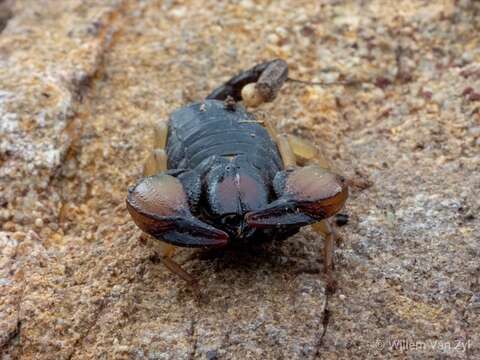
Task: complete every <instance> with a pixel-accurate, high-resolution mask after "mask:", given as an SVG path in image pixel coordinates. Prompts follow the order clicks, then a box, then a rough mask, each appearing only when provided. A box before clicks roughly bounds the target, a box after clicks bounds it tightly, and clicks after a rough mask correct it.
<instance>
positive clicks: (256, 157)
mask: <svg viewBox="0 0 480 360" xmlns="http://www.w3.org/2000/svg"><path fill="white" fill-rule="evenodd" d="M166 150H167V155H168V168H169V169H195V168H196V167H198V166H205V164H208V161H209V160H211V159H212V158H214V157H215V156H221V157H236V156H242V157H246V159H247V161H248V163H249V164H250V165H252V166H254V167H255V168H257V169H259V170H260V171H261V173H262V175H264V176H265V177H266V179H269V180H270V181H271V179H273V177H274V176H275V174H276V173H277V172H278V171H279V170H281V169H282V168H283V164H282V161H281V158H280V155H279V152H278V149H277V146H276V144H275V143H274V142H273V141H272V140H271V139H270V136H269V134H268V132H267V131H266V130H265V128H264V127H263V126H262V125H261V124H259V123H258V122H256V120H255V118H254V117H253V115H252V114H250V113H248V112H247V111H246V110H245V108H244V107H243V106H241V105H239V104H237V105H235V107H234V109H233V110H230V109H227V108H225V105H224V102H222V101H218V100H205V101H203V102H197V103H193V104H190V105H187V106H185V107H183V108H181V109H179V110H177V111H175V112H174V113H173V114H172V115H171V118H170V121H169V131H168V142H167V148H166Z"/></svg>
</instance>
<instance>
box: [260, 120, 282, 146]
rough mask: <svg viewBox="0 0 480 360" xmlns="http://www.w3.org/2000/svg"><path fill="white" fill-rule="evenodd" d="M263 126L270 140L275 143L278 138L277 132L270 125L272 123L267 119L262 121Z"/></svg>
mask: <svg viewBox="0 0 480 360" xmlns="http://www.w3.org/2000/svg"><path fill="white" fill-rule="evenodd" d="M263 126H264V127H265V129H267V131H268V135H270V138H271V139H272V140H273V141H275V142H276V141H277V137H278V132H277V129H276V128H275V126H274V125H273V124H272V122H271V121H270V120H269V119H265V120H263Z"/></svg>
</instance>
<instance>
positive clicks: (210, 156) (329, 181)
mask: <svg viewBox="0 0 480 360" xmlns="http://www.w3.org/2000/svg"><path fill="white" fill-rule="evenodd" d="M287 75H288V67H287V64H286V62H285V61H283V60H280V59H277V60H273V61H269V62H265V63H262V64H259V65H257V66H255V67H253V68H251V69H250V70H247V71H244V72H241V73H240V74H238V75H237V76H235V77H233V78H232V79H230V80H229V81H227V82H226V83H225V84H223V85H222V86H220V87H219V88H217V89H216V90H214V91H213V92H212V93H211V94H210V95H209V96H207V99H206V100H204V101H201V102H196V103H193V104H190V105H187V106H185V107H182V108H180V109H179V110H177V111H175V112H173V113H172V115H171V117H170V119H169V121H168V124H167V125H165V123H159V124H158V125H157V130H156V134H157V135H156V147H157V149H155V150H154V151H153V152H152V154H151V156H150V158H149V159H148V161H147V164H146V167H145V171H144V175H145V177H144V178H142V179H140V181H139V182H138V183H137V184H136V185H135V186H133V187H132V188H130V189H129V194H128V198H127V208H128V210H129V212H130V214H131V215H132V217H133V220H134V221H135V223H136V224H137V225H138V226H139V227H140V228H141V229H142V230H143V231H144V232H146V233H148V234H150V235H152V236H154V237H155V238H157V239H160V240H162V241H165V242H167V243H171V244H173V245H177V246H188V247H211V246H225V245H228V244H234V243H238V242H246V241H252V240H253V241H257V240H260V239H266V238H268V239H270V238H272V239H279V238H285V237H287V236H290V235H292V234H293V233H295V232H297V231H298V230H299V229H300V227H302V226H305V225H308V224H317V225H316V228H317V229H318V230H319V231H320V232H322V233H323V234H324V235H326V237H327V241H329V240H328V237H329V236H331V237H332V238H333V233H332V230H331V227H330V225H329V224H328V223H327V222H326V221H325V219H327V218H329V217H331V216H332V215H334V214H335V213H337V212H338V211H339V210H340V209H341V208H342V207H343V205H344V203H345V201H346V199H347V195H348V189H347V185H346V183H345V180H344V179H343V178H342V177H341V176H338V175H336V174H334V173H333V172H331V171H330V170H329V169H328V168H327V167H326V166H325V162H324V161H322V159H321V156H320V154H319V153H318V151H317V150H316V148H315V147H314V146H312V145H311V144H309V143H307V142H305V141H303V140H301V139H298V138H295V137H292V136H287V135H281V134H277V132H276V131H275V128H274V127H273V126H272V125H271V122H270V121H268V120H264V121H262V122H260V121H257V119H256V118H255V116H254V115H253V114H252V113H250V112H248V111H246V110H245V108H244V106H243V105H242V104H241V103H240V101H243V103H244V104H245V105H246V106H250V107H253V106H258V105H259V104H261V103H263V102H268V101H272V100H273V99H275V97H276V96H277V94H278V92H279V90H280V88H281V86H282V85H283V83H284V82H285V81H286V80H287ZM300 165H305V166H300ZM330 242H331V239H330ZM330 247H331V246H330ZM326 262H327V264H326V266H327V267H328V266H330V265H331V264H330V265H329V263H331V255H329V258H326Z"/></svg>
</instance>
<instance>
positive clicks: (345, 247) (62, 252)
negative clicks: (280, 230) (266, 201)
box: [0, 0, 480, 359]
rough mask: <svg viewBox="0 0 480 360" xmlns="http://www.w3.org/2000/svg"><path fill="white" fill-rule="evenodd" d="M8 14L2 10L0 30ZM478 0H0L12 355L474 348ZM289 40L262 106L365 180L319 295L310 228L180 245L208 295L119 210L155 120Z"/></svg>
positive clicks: (357, 353)
mask: <svg viewBox="0 0 480 360" xmlns="http://www.w3.org/2000/svg"><path fill="white" fill-rule="evenodd" d="M2 27H3V30H2ZM479 31H480V4H479V3H478V2H476V1H473V0H472V1H468V0H467V1H466V0H462V1H445V2H440V1H438V2H436V1H432V2H428V3H425V2H422V1H414V0H406V1H402V2H390V1H389V2H386V1H380V0H370V1H365V2H362V3H360V2H357V1H354V0H350V1H343V2H338V1H321V2H312V1H303V0H302V1H290V0H281V1H278V2H274V3H273V2H253V1H248V0H246V1H240V2H215V1H209V0H206V1H202V2H196V1H188V0H186V1H164V2H162V1H140V0H126V1H115V0H109V1H102V2H98V1H80V0H78V1H77V0H69V1H62V2H58V1H41V2H39V1H23V2H14V1H0V230H1V231H0V251H1V257H0V351H1V354H2V358H5V359H16V358H21V359H29V358H37V359H88V358H112V359H122V358H129V359H131V358H133V359H245V358H251V359H282V358H285V359H287V358H288V359H304V358H311V359H314V358H332V359H336V358H341V359H343V358H358V359H365V358H397V357H398V358H413V359H417V358H418V359H424V358H434V359H437V358H471V359H473V358H477V357H479V356H480V335H479V334H480V315H479V314H480V300H479V299H480V281H479V277H480V265H479V261H478V259H479V255H480V238H479V235H478V234H479V233H480V220H479V215H478V214H479V212H480V203H479V201H478V199H479V198H480V155H479V154H480V131H479V128H480V95H479V94H480V38H479V37H478V35H477V34H478V32H479ZM273 57H282V58H284V59H286V60H287V61H288V63H289V65H290V75H291V77H294V78H297V79H302V80H309V81H318V82H324V83H327V84H328V85H325V86H306V85H302V84H298V83H289V84H287V85H286V86H285V87H284V89H282V92H281V94H280V97H279V98H278V99H277V100H276V101H275V102H273V103H271V104H267V105H265V106H263V107H262V108H261V109H259V110H257V111H256V114H257V116H258V117H260V118H261V117H266V116H268V117H270V118H271V119H274V120H275V121H276V125H277V126H278V127H279V128H280V129H281V131H284V132H288V133H292V134H297V135H299V136H303V137H305V138H307V139H310V140H312V141H313V142H315V143H316V144H317V145H318V146H321V147H322V148H323V150H324V152H325V153H326V154H327V155H328V157H329V158H331V159H332V160H333V162H334V166H335V167H336V168H337V169H338V170H339V171H340V172H342V173H343V174H345V175H346V176H347V177H349V178H351V179H355V180H356V183H357V184H364V185H370V186H358V187H354V188H353V189H352V191H351V196H350V199H349V201H348V205H347V207H346V209H345V212H346V213H348V215H349V219H350V220H349V222H348V224H347V225H345V226H343V227H341V228H339V229H338V232H339V234H340V237H341V240H340V241H339V243H338V246H337V251H336V254H335V263H336V269H335V274H336V277H337V279H338V290H337V292H336V293H335V294H327V293H326V291H325V281H324V277H323V275H322V257H321V251H322V239H321V238H319V237H318V236H317V235H316V234H315V233H313V232H312V231H311V230H310V229H308V228H305V229H303V230H302V231H301V232H300V233H299V234H297V235H295V236H293V237H291V238H290V239H288V240H286V241H284V242H282V243H272V244H266V245H258V246H257V247H255V248H253V249H245V250H242V251H240V252H238V253H231V252H227V253H225V254H212V253H209V252H202V251H196V250H190V249H180V250H178V252H177V254H176V255H175V259H176V260H177V261H178V262H180V263H182V264H183V266H184V268H185V269H186V270H187V271H189V272H190V273H192V274H193V275H194V276H195V277H196V278H197V279H198V281H199V284H200V288H201V292H202V295H201V297H198V296H197V295H196V294H195V293H194V292H193V291H192V290H191V289H190V288H189V287H188V286H187V285H186V284H184V283H183V282H182V281H181V280H180V279H178V278H177V277H175V276H174V275H172V274H171V273H169V272H168V271H167V270H165V269H164V268H163V267H162V265H161V264H159V263H158V262H157V261H155V256H154V254H155V252H156V251H157V250H158V247H159V246H160V245H159V244H158V243H156V242H155V241H152V240H148V241H140V237H139V236H140V233H139V230H138V229H137V228H136V227H135V226H134V225H133V223H132V222H131V220H130V219H129V216H128V214H127V212H126V210H125V206H124V199H125V194H126V189H127V188H128V186H129V185H131V184H132V183H133V182H134V181H135V180H136V179H138V177H139V175H140V173H141V168H142V165H143V161H144V159H145V158H146V156H147V154H148V151H149V148H150V147H151V124H152V123H153V122H154V121H164V120H166V119H167V118H168V114H169V113H170V112H171V111H173V110H174V109H176V108H177V107H179V106H181V105H183V104H185V103H188V102H189V101H193V100H197V99H201V98H202V97H204V96H205V95H206V94H207V93H208V92H209V90H210V89H212V88H213V87H215V86H216V85H218V84H219V83H220V82H222V81H224V80H225V79H227V78H228V77H229V76H231V75H232V74H234V73H236V72H237V71H239V70H241V69H244V68H247V67H249V66H251V65H253V64H255V63H257V62H259V61H262V60H265V59H270V58H273Z"/></svg>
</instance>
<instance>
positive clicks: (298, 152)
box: [288, 135, 332, 169]
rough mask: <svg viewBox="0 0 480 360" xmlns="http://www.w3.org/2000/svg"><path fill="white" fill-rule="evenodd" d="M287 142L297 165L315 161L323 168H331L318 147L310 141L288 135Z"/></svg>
mask: <svg viewBox="0 0 480 360" xmlns="http://www.w3.org/2000/svg"><path fill="white" fill-rule="evenodd" d="M288 142H289V144H290V147H291V148H292V150H293V153H294V154H295V157H296V160H297V163H298V164H299V165H306V164H311V163H315V164H318V165H320V166H321V167H322V168H324V169H332V165H331V163H330V161H328V160H327V159H326V158H325V157H324V156H323V154H322V153H321V152H320V150H319V149H318V147H317V146H315V145H314V144H312V143H311V142H310V141H308V140H305V139H302V138H300V137H298V136H295V135H288Z"/></svg>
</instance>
